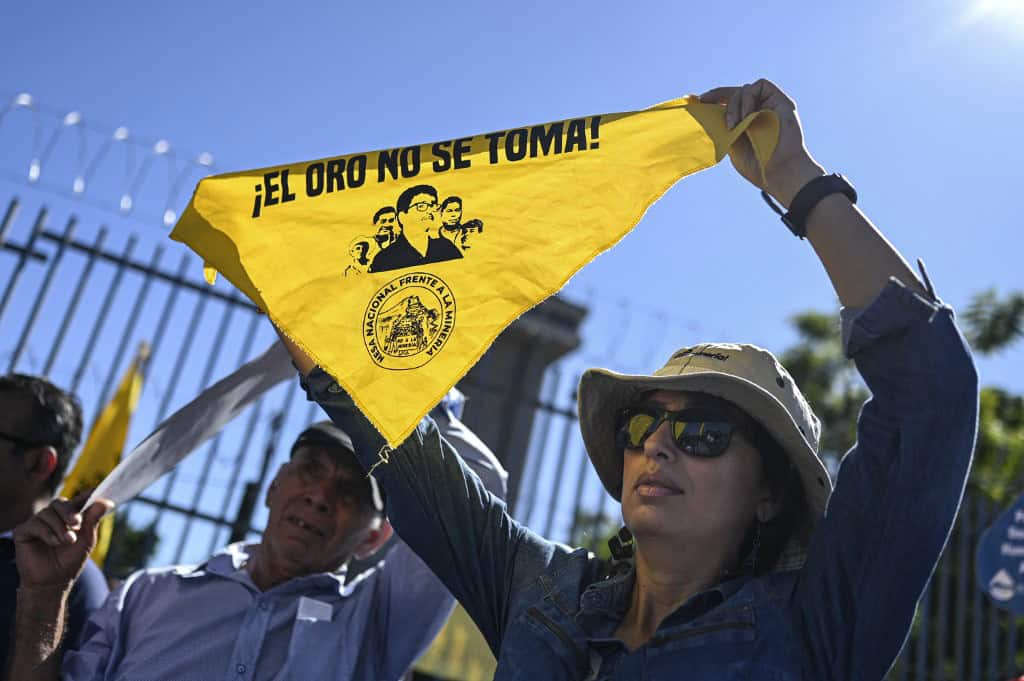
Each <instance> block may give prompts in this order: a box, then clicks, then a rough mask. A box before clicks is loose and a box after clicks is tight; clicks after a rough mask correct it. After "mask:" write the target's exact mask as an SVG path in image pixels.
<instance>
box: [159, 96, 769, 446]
mask: <svg viewBox="0 0 1024 681" xmlns="http://www.w3.org/2000/svg"><path fill="white" fill-rule="evenodd" d="M742 134H748V136H749V138H750V139H751V141H752V142H753V144H754V148H755V149H756V150H757V151H758V152H759V156H760V158H761V162H762V169H763V164H764V162H765V161H766V160H767V159H768V158H770V156H771V153H772V152H773V151H774V148H775V144H776V141H777V139H778V119H777V118H776V117H775V115H774V114H773V113H770V112H761V113H759V114H756V115H751V116H749V117H748V118H747V119H746V120H744V121H743V122H742V123H741V124H740V125H738V126H737V127H736V128H735V129H734V130H731V131H730V130H727V129H726V127H725V124H724V109H723V108H722V107H720V106H716V105H710V104H701V103H699V102H697V101H696V99H695V98H682V99H677V100H673V101H670V102H665V103H664V104H660V105H658V106H655V107H653V108H651V109H646V110H643V111H636V112H627V113H617V114H607V115H602V116H588V117H584V118H579V119H571V120H566V121H558V122H555V123H548V124H544V125H539V126H528V127H525V128H518V129H512V130H506V131H501V132H499V133H491V134H488V135H474V136H472V137H466V138H462V139H461V140H449V141H446V142H439V143H437V144H424V145H418V146H413V147H406V148H402V149H391V150H383V151H375V152H368V153H365V154H352V155H349V156H343V157H337V158H331V159H322V160H320V161H314V162H308V163H296V164H292V165H287V166H278V167H274V168H263V169H259V170H250V171H244V172H239V173H230V174H225V175H218V176H214V177H209V178H206V179H204V180H202V181H201V182H200V183H199V185H198V187H197V188H196V191H195V194H194V195H193V197H192V201H191V202H190V203H189V205H188V207H187V209H186V210H185V212H184V213H183V214H182V217H181V219H180V220H179V221H178V224H177V225H176V226H175V228H174V231H173V232H172V234H171V238H172V239H175V240H178V241H182V242H184V243H186V244H187V245H188V246H189V247H191V248H192V249H193V250H194V251H195V252H196V253H198V254H199V255H200V256H201V257H202V258H203V259H204V260H205V262H206V265H207V267H208V268H209V267H212V268H214V269H215V270H217V271H219V272H220V273H221V274H223V275H224V276H225V277H227V279H228V280H229V281H231V282H232V283H233V284H234V285H235V286H237V287H238V288H239V289H240V290H241V291H242V292H243V293H245V294H246V295H247V296H248V297H249V298H250V299H251V300H252V301H253V302H254V303H256V305H258V306H259V307H260V308H261V309H262V310H264V311H265V312H266V313H267V314H268V315H269V316H270V318H271V319H272V320H273V321H274V323H275V324H277V326H278V328H280V329H281V330H282V331H283V332H284V333H286V334H287V335H288V336H289V337H290V338H292V339H293V340H294V341H295V342H296V343H297V344H298V345H299V346H300V347H301V348H303V349H304V350H305V351H306V353H307V354H309V355H310V356H311V357H312V358H313V360H314V361H316V363H317V364H318V365H319V366H321V367H323V369H324V370H325V371H327V373H329V374H330V375H332V376H334V377H335V378H336V379H337V381H338V382H339V383H340V384H341V386H342V387H344V388H345V390H346V391H347V392H348V393H349V394H350V395H351V396H352V398H353V399H354V400H355V402H356V404H357V405H358V406H359V408H360V409H361V410H362V411H363V412H364V413H365V414H366V416H367V417H368V418H369V419H370V420H371V421H372V422H373V423H374V424H375V425H376V426H377V428H378V429H379V430H380V432H381V434H382V435H383V436H384V437H385V439H387V441H388V442H389V443H390V444H391V445H392V446H397V444H398V443H400V442H401V441H402V440H403V439H404V438H405V437H406V436H407V435H408V434H409V433H410V432H411V431H412V430H413V428H414V427H415V425H416V423H417V422H418V421H419V419H420V418H422V417H423V415H424V414H426V413H427V411H429V410H430V408H431V407H432V406H434V405H435V404H436V403H437V402H438V401H439V400H440V399H441V397H442V396H443V395H444V394H445V393H446V392H447V390H448V389H449V388H450V387H451V386H452V385H454V384H455V383H456V382H457V381H458V380H459V379H460V378H461V377H462V376H463V375H464V374H465V373H466V372H467V371H468V370H469V369H470V367H472V366H473V364H474V363H475V362H476V361H477V360H478V359H479V358H480V357H481V355H483V353H484V352H485V351H486V350H487V348H488V347H489V346H490V345H491V343H492V342H493V341H494V339H495V338H496V337H497V336H498V334H499V333H500V332H501V331H502V330H503V329H505V327H506V326H508V325H509V324H510V323H511V322H512V321H514V320H515V319H516V318H517V317H518V316H519V315H521V314H522V313H523V312H525V311H526V310H528V309H529V308H531V307H533V306H534V305H536V304H537V303H539V302H541V301H542V300H544V299H545V298H547V297H548V296H550V295H552V294H553V293H555V292H556V291H558V290H559V289H560V288H561V287H562V286H563V285H564V284H565V283H566V281H568V280H569V278H570V277H571V276H572V275H573V274H574V273H575V272H576V271H577V270H579V269H580V268H581V267H583V266H584V265H586V264H587V263H588V262H590V260H591V259H593V258H594V257H595V256H596V255H598V254H599V253H601V252H602V251H605V250H607V249H608V248H610V247H611V246H613V245H614V244H615V243H616V242H618V240H619V239H621V238H622V237H623V236H624V235H625V234H626V233H627V232H629V230H630V229H632V228H633V226H634V225H636V223H637V222H638V221H639V220H640V218H641V217H642V216H643V214H644V211H646V210H647V208H648V207H649V206H650V205H651V204H652V203H653V202H654V201H656V200H657V199H658V198H659V197H660V196H661V195H662V194H663V193H664V192H665V191H666V190H667V189H668V188H669V187H671V186H672V185H673V184H674V183H675V182H676V181H678V180H679V179H680V178H682V177H684V176H686V175H689V174H691V173H694V172H697V171H699V170H702V169H704V168H707V167H709V166H711V165H713V164H715V163H716V162H718V161H719V160H721V159H722V158H723V157H724V156H725V154H726V153H727V151H728V149H729V147H730V145H731V144H732V143H733V141H735V140H736V139H737V138H738V137H739V136H740V135H742ZM457 150H461V153H456V152H457ZM417 158H418V160H419V162H418V163H417ZM363 169H365V171H363ZM331 178H333V180H332V179H331ZM422 184H426V185H430V186H432V187H433V188H435V189H436V192H437V202H443V201H444V199H445V198H446V197H449V196H458V197H461V198H462V216H461V225H462V226H463V227H464V228H465V229H459V230H453V231H449V232H445V234H448V235H450V236H451V237H452V239H451V241H449V242H448V243H449V245H450V246H451V247H452V248H455V246H454V245H453V244H454V242H455V241H459V243H460V244H461V243H462V242H461V237H462V236H463V235H465V236H466V237H467V242H466V243H467V244H468V245H469V249H468V250H465V251H461V254H462V256H463V257H461V258H458V259H452V260H447V261H443V262H433V263H430V264H414V265H410V266H408V267H405V268H402V269H397V270H392V271H379V272H372V271H371V272H365V271H361V270H365V269H366V267H367V265H366V264H364V263H359V262H357V261H356V257H358V256H362V255H364V253H365V254H366V255H368V256H374V257H375V256H376V254H377V253H378V252H384V251H378V250H376V249H377V248H379V246H378V245H377V244H376V243H372V242H373V241H374V240H373V238H372V237H373V236H374V235H375V233H376V232H377V231H378V227H379V225H378V224H375V222H374V214H375V213H376V212H377V210H378V209H380V208H381V207H383V206H392V207H393V206H395V204H396V200H397V198H398V196H399V194H400V193H401V192H402V191H404V190H406V189H408V188H411V187H413V186H415V185H422ZM328 190H330V191H328ZM429 198H430V197H427V199H424V195H422V194H421V195H420V196H419V198H418V199H416V200H415V203H418V204H420V207H424V208H426V210H425V211H424V212H426V213H435V214H436V219H431V218H429V217H424V216H423V215H422V213H421V212H420V211H419V210H418V208H416V207H412V208H410V209H409V212H407V213H405V214H404V215H405V217H404V218H402V219H403V223H408V224H407V226H406V227H405V228H404V231H405V234H406V235H407V236H408V237H411V238H412V239H414V240H416V239H419V238H422V237H423V233H424V232H423V229H424V227H426V228H433V229H437V227H438V226H439V225H440V220H442V219H443V217H444V213H442V212H441V211H439V210H437V209H433V208H430V207H429V205H428V204H429V203H430V200H429ZM400 217H401V216H400ZM421 218H422V219H423V220H424V221H425V222H418V221H419V220H420V219H421ZM475 221H479V222H481V223H482V225H477V222H475ZM470 227H472V229H471V228H470ZM477 227H480V229H477ZM361 244H365V246H362V245H361ZM386 252H388V253H390V254H393V253H394V252H396V250H395V249H393V248H392V249H389V250H388V251H386ZM448 252H451V248H449V249H448ZM428 254H429V253H428ZM389 257H390V256H389ZM367 261H368V263H369V265H370V266H371V268H372V269H379V268H376V267H373V266H374V261H373V260H372V259H370V258H367ZM406 262H412V261H406ZM211 278H212V277H210V276H209V272H207V280H208V281H209V280H210V279H211Z"/></svg>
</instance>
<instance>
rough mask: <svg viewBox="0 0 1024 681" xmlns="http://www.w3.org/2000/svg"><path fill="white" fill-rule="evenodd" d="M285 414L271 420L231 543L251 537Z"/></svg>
mask: <svg viewBox="0 0 1024 681" xmlns="http://www.w3.org/2000/svg"><path fill="white" fill-rule="evenodd" d="M284 414H285V412H284V410H283V409H282V410H281V411H279V412H277V413H276V414H274V416H273V418H271V419H270V433H269V436H268V437H267V444H266V446H265V447H264V448H263V463H262V465H261V466H260V472H259V475H258V477H257V478H256V479H255V480H253V481H251V482H249V483H246V485H245V492H244V493H243V495H242V500H241V503H240V504H239V506H238V513H236V514H235V521H234V523H232V525H231V535H230V537H229V538H228V542H229V543H234V542H238V541H245V538H246V537H247V536H248V535H249V527H250V525H252V512H253V510H254V509H255V508H256V499H257V497H258V496H259V493H260V490H261V489H262V488H263V483H264V482H265V481H266V479H267V471H268V470H269V468H270V460H271V459H272V458H273V456H274V452H275V451H276V450H277V440H278V437H279V436H280V434H281V424H282V423H283V422H284Z"/></svg>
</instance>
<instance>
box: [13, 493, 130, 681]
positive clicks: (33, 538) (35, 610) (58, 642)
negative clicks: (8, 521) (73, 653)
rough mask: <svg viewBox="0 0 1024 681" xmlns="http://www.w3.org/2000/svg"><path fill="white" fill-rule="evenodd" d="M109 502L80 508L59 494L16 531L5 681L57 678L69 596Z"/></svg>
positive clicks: (99, 502)
mask: <svg viewBox="0 0 1024 681" xmlns="http://www.w3.org/2000/svg"><path fill="white" fill-rule="evenodd" d="M79 501H80V502H84V501H85V499H84V498H82V499H80V500H79ZM109 507H110V503H109V502H107V501H105V500H102V501H98V502H96V503H94V504H93V505H92V506H90V507H89V508H88V509H86V511H85V512H84V513H79V512H78V511H77V510H76V506H75V504H73V503H72V502H69V501H66V500H63V499H57V500H55V501H53V502H52V503H51V504H50V505H49V506H47V507H46V508H45V509H43V510H42V511H40V512H39V513H37V514H36V515H34V516H32V517H31V518H29V519H28V520H27V521H25V522H24V523H22V524H21V525H19V526H18V527H17V528H16V529H15V530H14V544H15V555H16V560H17V566H18V574H19V577H20V580H21V583H20V586H19V588H18V603H17V609H16V610H15V614H14V628H13V631H12V632H11V646H10V648H9V651H10V652H9V654H8V657H7V665H6V670H5V673H4V679H5V680H6V681H55V680H56V679H57V678H58V676H59V674H60V666H61V659H62V656H63V650H62V642H63V638H64V631H65V627H66V619H67V604H68V597H69V595H70V593H71V588H72V585H73V584H74V582H75V579H76V578H77V577H78V575H79V574H80V573H81V572H82V569H83V568H84V567H85V561H86V558H88V556H89V552H90V551H92V548H93V546H95V545H96V524H97V523H98V522H99V520H100V518H102V517H103V514H104V513H105V512H106V511H107V509H108V508H109Z"/></svg>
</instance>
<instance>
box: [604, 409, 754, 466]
mask: <svg viewBox="0 0 1024 681" xmlns="http://www.w3.org/2000/svg"><path fill="white" fill-rule="evenodd" d="M666 421H668V423H669V427H670V428H671V430H672V439H673V440H674V441H675V443H676V446H677V447H679V450H680V451H682V452H683V453H685V454H688V455H690V456H696V457H700V458H703V459H710V458H714V457H716V456H721V455H722V453H723V452H725V450H726V449H728V448H729V442H730V440H731V438H732V434H733V431H735V430H736V424H734V423H732V422H730V421H724V420H722V419H721V417H716V415H714V414H711V413H709V412H708V411H707V410H701V409H683V410H682V411H667V410H665V409H662V408H660V407H656V406H650V405H644V406H638V407H628V408H626V409H625V410H623V412H622V415H621V417H620V419H619V428H618V433H617V437H616V441H617V444H618V446H619V447H622V448H626V449H640V448H641V447H643V445H644V442H645V441H646V440H647V438H648V437H650V436H651V434H652V433H654V431H656V430H657V429H658V428H659V427H660V426H661V424H662V423H664V422H666Z"/></svg>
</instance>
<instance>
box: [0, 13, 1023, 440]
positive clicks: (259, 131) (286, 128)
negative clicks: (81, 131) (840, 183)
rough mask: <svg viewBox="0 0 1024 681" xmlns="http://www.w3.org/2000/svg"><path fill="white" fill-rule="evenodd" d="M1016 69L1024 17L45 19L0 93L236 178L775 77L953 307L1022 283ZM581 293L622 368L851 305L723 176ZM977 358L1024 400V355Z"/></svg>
mask: <svg viewBox="0 0 1024 681" xmlns="http://www.w3.org/2000/svg"><path fill="white" fill-rule="evenodd" d="M1014 6H1016V8H1014ZM1022 62H1024V4H1022V3H1020V2H1019V1H1016V2H1015V1H1013V0H918V1H917V2H914V3H892V2H888V1H882V0H863V1H862V2H857V3H842V4H839V3H808V2H796V1H795V0H790V1H788V2H774V3H773V2H745V3H718V4H716V3H681V2H673V1H664V2H654V1H649V0H634V1H633V2H630V3H621V2H539V1H535V0H528V1H523V2H516V3H471V2H434V3H421V2H415V3H414V2H392V3H356V2H333V3H330V2H300V1H298V0H296V1H294V2H289V3H279V2H278V3H268V2H247V3H238V2H210V1H208V0H207V1H204V2H195V1H192V0H182V1H180V2H175V3H140V2H127V1H125V0H108V1H106V2H102V3H57V2H52V1H39V2H33V3H15V4H13V5H11V6H9V7H8V8H7V9H6V11H5V15H4V20H3V22H0V63H3V64H4V65H5V68H4V69H2V70H0V95H5V96H6V95H10V94H13V93H16V92H22V91H27V92H31V93H32V94H33V95H34V96H35V97H36V98H37V100H38V101H39V102H41V103H42V104H44V105H46V106H48V107H49V108H51V109H58V110H70V109H77V110H79V111H81V112H83V115H84V116H85V118H86V120H88V121H92V122H94V123H96V124H98V125H108V126H109V127H110V129H112V128H113V127H114V126H117V125H121V124H124V125H127V126H129V127H130V128H131V129H132V130H133V131H136V132H137V133H138V134H140V135H143V136H148V137H151V138H156V137H165V138H167V139H169V140H170V141H171V143H172V145H174V146H175V148H179V149H187V150H191V151H192V152H199V151H209V152H211V153H213V155H214V156H215V157H216V159H217V170H218V171H229V170H240V169H244V168H249V167H257V166H265V165H274V164H280V163H285V162H290V161H297V160H302V159H312V158H319V157H324V156H329V155H338V154H343V153H351V152H358V151H364V150H369V149H377V148H383V147H395V146H399V145H407V144H412V143H420V142H426V141H430V140H435V139H450V138H453V137H456V136H459V135H463V134H474V133H480V132H484V131H489V130H498V129H504V128H509V127H515V126H518V125H522V124H526V123H534V122H540V121H548V120H552V119H558V118H564V117H571V116H579V115H587V114H596V113H603V112H613V111H623V110H631V109H636V108H641V107H644V106H647V105H650V104H653V103H656V102H658V101H662V100H665V99H668V98H672V97H675V96H678V95H680V94H686V93H690V92H701V91H703V90H706V89H709V88H711V87H713V86H717V85H723V84H741V83H743V82H748V81H751V80H754V79H756V78H758V77H761V76H764V77H768V78H771V79H773V80H775V81H776V82H778V83H779V84H780V85H782V86H783V87H784V88H785V89H786V90H787V91H788V92H789V93H790V94H791V95H792V96H793V97H794V99H795V100H796V101H797V103H798V105H799V109H800V113H801V116H802V119H803V121H804V124H805V128H806V137H807V143H808V147H809V148H810V150H811V152H812V153H813V154H814V155H815V156H816V157H817V159H818V160H819V161H820V162H822V163H823V164H824V165H826V166H827V167H828V168H830V169H832V170H834V171H838V172H842V173H844V174H845V175H847V176H848V177H849V178H850V179H851V180H852V181H853V183H854V184H855V185H856V187H857V188H858V190H859V192H860V196H861V200H860V205H861V207H862V208H863V210H864V211H865V212H866V213H867V214H868V215H869V216H870V217H871V218H872V219H873V220H874V221H875V222H876V223H877V224H878V225H880V226H881V227H882V229H883V230H884V231H885V233H886V234H887V235H888V236H889V238H890V239H891V240H892V241H893V242H894V243H895V244H896V245H897V246H898V247H899V248H900V249H901V250H902V251H903V253H904V254H905V255H906V256H907V257H908V258H910V259H913V258H916V257H922V258H924V260H925V261H926V262H927V264H928V267H929V271H930V273H931V276H932V278H933V280H934V282H935V283H936V286H937V288H938V290H939V293H940V295H942V296H943V297H944V298H945V299H946V300H948V301H949V302H951V303H952V304H953V305H955V306H963V305H964V304H965V303H966V302H967V301H968V300H969V298H970V295H971V294H972V293H974V292H976V291H978V290H980V289H983V288H987V287H991V286H994V287H997V288H998V289H999V290H1000V291H1001V292H1002V293H1006V292H1008V291H1010V290H1014V289H1022V288H1024V275H1022V267H1021V264H1020V260H1021V254H1022V253H1024V235H1022V227H1024V224H1022V222H1024V221H1022V218H1021V209H1020V195H1021V192H1022V188H1021V179H1022V177H1024V174H1022V173H1021V163H1022V155H1024V133H1022V132H1021V129H1020V126H1019V123H1018V119H1019V118H1020V115H1021V111H1024V69H1022V68H1021V63H1022ZM187 193H188V192H187V191H186V192H185V194H186V196H187ZM566 293H567V294H568V295H569V296H570V297H572V298H575V299H578V300H582V301H584V302H586V303H587V304H588V305H591V306H592V307H593V308H594V310H595V311H594V313H593V319H592V321H591V322H590V323H589V325H588V327H587V328H586V329H585V330H586V332H587V337H586V346H585V352H584V355H585V357H593V358H596V359H598V360H600V361H602V362H604V363H607V364H609V365H611V366H612V368H620V369H628V370H633V369H653V368H655V367H656V366H657V365H659V364H660V363H661V361H662V360H663V359H664V356H665V353H666V352H668V351H670V350H671V349H673V348H675V347H678V346H680V345H682V344H685V343H691V342H696V341H700V340H737V341H748V342H754V343H758V344H760V345H764V346H766V347H769V348H771V349H774V350H781V349H782V348H784V347H786V346H787V345H788V344H790V343H791V342H792V341H793V338H794V336H793V334H792V332H791V330H790V329H789V326H788V323H787V318H788V317H789V316H790V315H792V314H794V313H795V312H798V311H800V310H804V309H807V308H818V309H830V308H832V307H833V306H834V305H835V299H834V295H833V292H832V289H831V287H830V285H829V283H828V280H827V278H826V277H825V275H824V273H823V271H822V270H821V268H820V266H819V264H818V263H817V260H816V259H815V258H814V256H813V253H812V252H811V250H810V248H809V246H808V245H807V244H806V243H801V242H799V241H797V240H796V239H794V238H793V237H791V236H790V235H789V234H788V232H787V231H786V230H785V228H784V227H783V226H782V224H781V223H780V222H779V221H778V220H777V218H775V217H774V215H773V214H772V213H770V212H769V211H768V209H767V207H765V206H764V204H763V203H762V201H761V199H760V197H759V195H758V193H757V191H756V190H754V189H753V188H752V187H750V186H749V185H747V184H746V183H745V182H743V181H742V180H741V179H740V178H739V177H738V176H737V175H736V174H735V173H734V172H733V171H732V170H731V168H730V167H729V166H728V164H724V165H722V166H719V167H717V168H715V169H712V170H709V171H707V172H704V173H702V174H700V175H698V176H696V177H693V178H689V179H687V180H685V181H684V182H683V183H681V185H680V186H678V187H676V188H675V189H674V190H672V191H670V192H669V193H668V194H667V195H666V196H665V197H664V198H663V199H662V200H661V201H660V202H659V203H657V204H655V206H654V207H653V208H652V209H651V210H650V211H649V212H648V214H647V216H646V217H645V218H644V219H643V221H642V222H641V223H640V225H639V226H638V227H637V228H636V229H635V230H634V231H633V232H632V233H631V234H630V235H629V236H627V237H626V238H625V239H624V240H623V241H622V242H621V243H620V244H619V245H618V246H617V247H616V248H614V249H613V250H612V251H610V252H608V253H606V254H604V255H602V256H600V257H599V258H597V259H596V260H595V261H594V262H593V263H592V264H591V265H589V266H588V267H586V268H585V269H584V270H583V271H582V272H581V273H579V274H578V275H577V276H576V278H575V279H574V280H573V281H572V282H570V284H569V285H568V287H567V291H566ZM622 301H633V303H635V305H634V304H633V303H631V305H633V307H632V309H631V311H630V313H629V314H628V315H627V314H626V313H625V310H626V306H624V305H623V303H622ZM660 317H665V318H666V319H667V322H668V324H669V329H670V331H669V332H668V333H662V331H661V328H662V327H661V326H660V322H658V321H657V320H658V319H659V318H660ZM652 330H653V331H652ZM655 335H656V337H652V336H655ZM979 365H980V367H981V371H982V380H983V382H984V383H986V384H1001V385H1004V386H1007V387H1009V388H1012V389H1014V390H1016V391H1018V392H1024V343H1018V345H1017V346H1016V347H1015V348H1013V349H1011V350H1009V351H1007V352H1005V353H1004V354H1002V355H1001V356H999V357H997V358H993V359H983V360H980V362H979ZM140 435H141V434H140ZM134 441H137V440H134ZM134 441H133V443H134Z"/></svg>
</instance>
